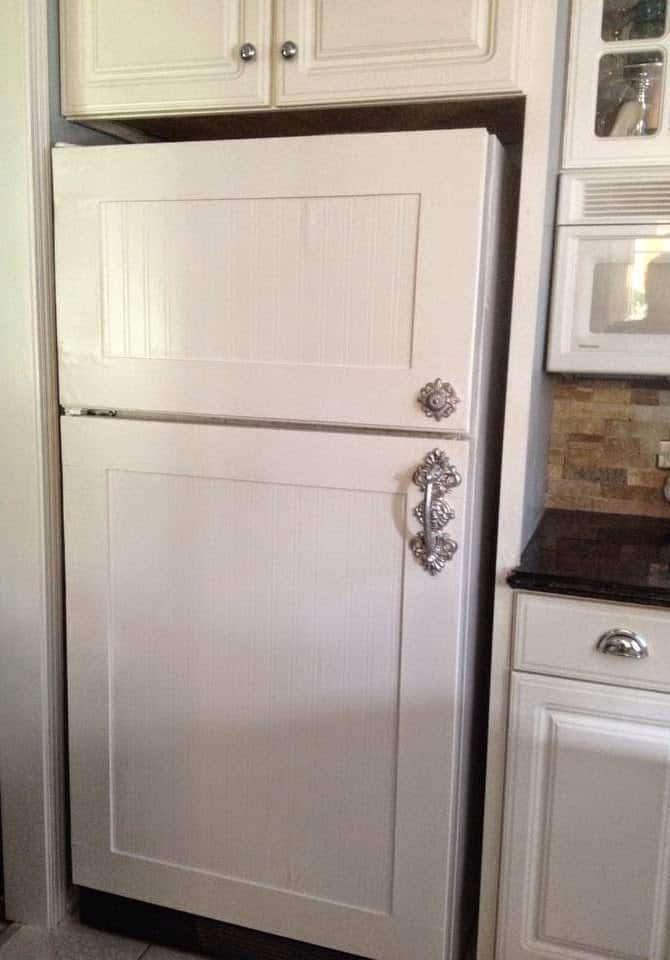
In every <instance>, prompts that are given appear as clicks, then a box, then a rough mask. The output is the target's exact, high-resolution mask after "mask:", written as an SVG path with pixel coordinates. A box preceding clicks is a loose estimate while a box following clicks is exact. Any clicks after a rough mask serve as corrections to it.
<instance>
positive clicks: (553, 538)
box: [507, 510, 670, 607]
mask: <svg viewBox="0 0 670 960" xmlns="http://www.w3.org/2000/svg"><path fill="white" fill-rule="evenodd" d="M507 582H508V583H509V584H510V586H512V587H516V588H517V589H520V590H537V591H540V592H542V593H565V594H571V595H572V596H579V597H594V598H596V599H600V600H619V601H622V602H624V603H647V604H654V605H656V606H665V607H670V520H655V519H650V518H648V517H629V516H621V515H619V514H614V513H586V512H582V511H576V510H546V511H545V513H544V515H543V517H542V520H541V521H540V524H539V526H538V528H537V530H536V531H535V533H534V534H533V536H532V538H531V540H530V542H529V544H528V546H527V547H526V549H525V550H524V553H523V556H522V558H521V564H520V565H519V566H518V567H517V568H516V570H514V571H512V573H511V574H510V576H509V577H508V579H507Z"/></svg>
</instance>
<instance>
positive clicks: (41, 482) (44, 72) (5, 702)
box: [0, 0, 69, 928]
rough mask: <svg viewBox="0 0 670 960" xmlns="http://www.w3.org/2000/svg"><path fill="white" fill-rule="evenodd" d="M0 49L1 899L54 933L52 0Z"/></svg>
mask: <svg viewBox="0 0 670 960" xmlns="http://www.w3.org/2000/svg"><path fill="white" fill-rule="evenodd" d="M0 48H1V50H2V54H1V56H2V75H3V80H2V83H1V84H0V113H1V115H2V142H3V146H2V173H1V174H0V206H1V207H2V211H3V214H2V233H3V238H2V245H3V253H2V256H1V257H0V290H1V291H2V307H1V308H0V311H1V314H2V320H1V322H0V409H1V410H2V416H0V447H1V448H2V457H1V459H0V474H1V477H0V487H1V489H2V494H1V495H0V528H1V529H2V538H1V540H0V611H1V614H0V619H1V623H2V625H1V627H0V784H1V786H0V802H1V804H2V810H1V817H0V819H1V820H2V840H1V844H0V845H1V846H2V873H3V881H4V883H3V894H4V897H3V901H4V902H3V906H4V912H5V913H6V915H7V917H11V918H12V919H13V920H15V921H18V922H20V923H25V924H30V925H32V926H41V927H43V928H52V927H55V926H56V925H57V924H58V923H59V922H60V921H61V920H62V919H63V916H64V914H65V911H66V909H67V896H68V886H69V879H68V873H69V871H68V863H67V861H68V852H67V827H66V816H67V803H66V797H65V781H66V771H65V744H64V737H65V716H64V712H65V707H64V699H65V696H64V655H63V653H64V651H63V585H62V575H63V568H62V549H61V505H60V459H59V434H58V398H57V386H56V343H55V335H54V306H55V305H54V297H53V281H54V275H53V256H52V247H51V240H52V229H51V228H52V222H51V188H50V183H51V180H50V169H49V142H50V140H49V76H48V69H47V68H48V55H47V54H48V21H47V3H46V0H5V2H3V3H1V4H0Z"/></svg>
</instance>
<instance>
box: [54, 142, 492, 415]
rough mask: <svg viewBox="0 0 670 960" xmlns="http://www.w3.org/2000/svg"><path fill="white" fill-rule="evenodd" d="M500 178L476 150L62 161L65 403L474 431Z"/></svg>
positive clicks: (487, 147) (220, 146) (482, 147)
mask: <svg viewBox="0 0 670 960" xmlns="http://www.w3.org/2000/svg"><path fill="white" fill-rule="evenodd" d="M501 158H502V151H501V149H500V146H499V144H498V143H497V141H495V140H494V139H493V138H491V137H489V136H488V134H487V133H486V132H485V131H483V130H452V131H434V132H419V133H385V134H362V135H355V136H339V137H307V138H289V139H283V140H282V139H279V140H252V141H233V142H230V141H229V142H218V143H217V142H207V143H170V144H167V143H166V144H151V145H142V146H132V147H126V148H123V149H119V148H117V147H109V148H105V147H100V148H87V149H86V150H78V149H72V150H70V149H58V150H55V151H54V155H53V166H54V183H55V209H56V271H57V301H58V334H59V349H60V387H61V402H62V403H63V404H64V405H66V406H88V407H95V406H101V407H113V408H119V409H131V410H154V411H161V412H165V413H184V412H187V413H192V414H210V415H220V416H231V417H248V418H258V419H281V420H293V421H330V422H334V423H344V424H350V425H360V426H362V425H368V426H389V427H400V428H404V429H414V430H416V429H435V430H438V431H444V429H445V428H446V429H448V430H456V431H466V430H468V429H469V428H470V426H471V422H472V417H473V416H474V383H475V378H476V376H477V373H478V352H479V350H480V341H481V337H480V332H479V331H480V328H481V327H482V326H485V325H486V324H487V323H492V322H494V317H495V311H496V307H497V304H496V295H495V292H494V291H490V290H489V291H488V292H487V289H486V284H487V277H488V274H489V273H490V272H491V270H492V261H493V258H494V257H495V256H496V255H497V250H496V241H497V237H498V234H497V232H496V231H497V229H498V227H497V214H496V210H497V199H496V197H495V195H494V194H495V184H496V183H497V177H498V176H499V173H500V164H501ZM436 377H441V378H442V379H444V380H447V381H449V382H450V383H452V384H453V386H454V388H455V390H456V392H457V394H458V396H459V397H460V401H461V402H460V404H459V405H458V407H457V409H456V412H455V413H454V414H453V415H452V416H451V417H449V419H448V420H442V421H441V422H440V423H436V421H435V420H432V419H427V418H426V416H425V414H424V412H423V411H422V409H421V407H420V406H419V404H418V402H417V397H418V393H419V391H420V389H421V388H422V387H423V385H424V384H425V383H426V382H427V381H429V380H430V381H432V380H434V379H435V378H436Z"/></svg>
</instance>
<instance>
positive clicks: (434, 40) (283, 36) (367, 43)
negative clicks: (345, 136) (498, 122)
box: [275, 0, 529, 106]
mask: <svg viewBox="0 0 670 960" xmlns="http://www.w3.org/2000/svg"><path fill="white" fill-rule="evenodd" d="M528 6H529V4H528V3H527V2H525V0H449V2H446V0H422V2H421V3H407V2H406V0H367V2H366V3H360V2H359V0H278V2H277V4H276V25H275V39H276V42H277V45H280V44H281V43H282V42H283V41H285V40H292V41H294V43H296V44H297V47H298V52H297V54H296V56H295V57H294V58H292V59H289V60H283V61H280V62H278V64H277V68H276V74H275V83H276V92H275V102H276V103H277V104H278V105H280V106H290V105H291V104H309V103H338V102H347V101H349V102H354V101H365V100H367V101H371V100H380V99H385V100H391V99H392V100H400V99H407V98H426V97H445V96H454V95H457V94H461V95H463V94H465V95H468V94H470V95H480V96H481V95H484V94H491V93H514V92H521V90H522V85H521V82H520V79H519V76H518V74H519V67H520V64H519V60H520V53H521V51H522V49H523V37H524V34H525V31H526V29H527V23H526V20H527V16H528Z"/></svg>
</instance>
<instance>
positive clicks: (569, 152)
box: [563, 0, 670, 168]
mask: <svg viewBox="0 0 670 960" xmlns="http://www.w3.org/2000/svg"><path fill="white" fill-rule="evenodd" d="M602 11H603V0H579V2H575V3H573V4H572V21H571V26H570V53H569V61H568V78H567V90H566V108H565V121H564V137H563V166H564V167H565V168H573V167H597V166H606V167H611V166H612V165H614V164H628V165H634V166H643V165H660V164H663V165H667V162H668V154H669V153H670V132H669V129H670V80H669V71H670V32H668V23H667V22H666V32H665V33H664V34H663V36H661V37H658V38H655V39H649V40H630V41H628V40H620V41H605V40H602V38H601V27H602ZM652 49H658V50H661V51H662V52H663V54H664V70H663V81H662V91H661V98H662V99H661V111H660V116H659V125H658V130H657V132H656V133H655V134H650V135H648V136H629V137H598V136H596V134H595V132H594V128H595V120H596V99H597V95H598V69H599V65H600V58H601V57H602V56H605V55H606V54H610V53H614V54H616V53H629V52H630V53H633V54H635V53H636V52H640V51H644V50H652Z"/></svg>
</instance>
